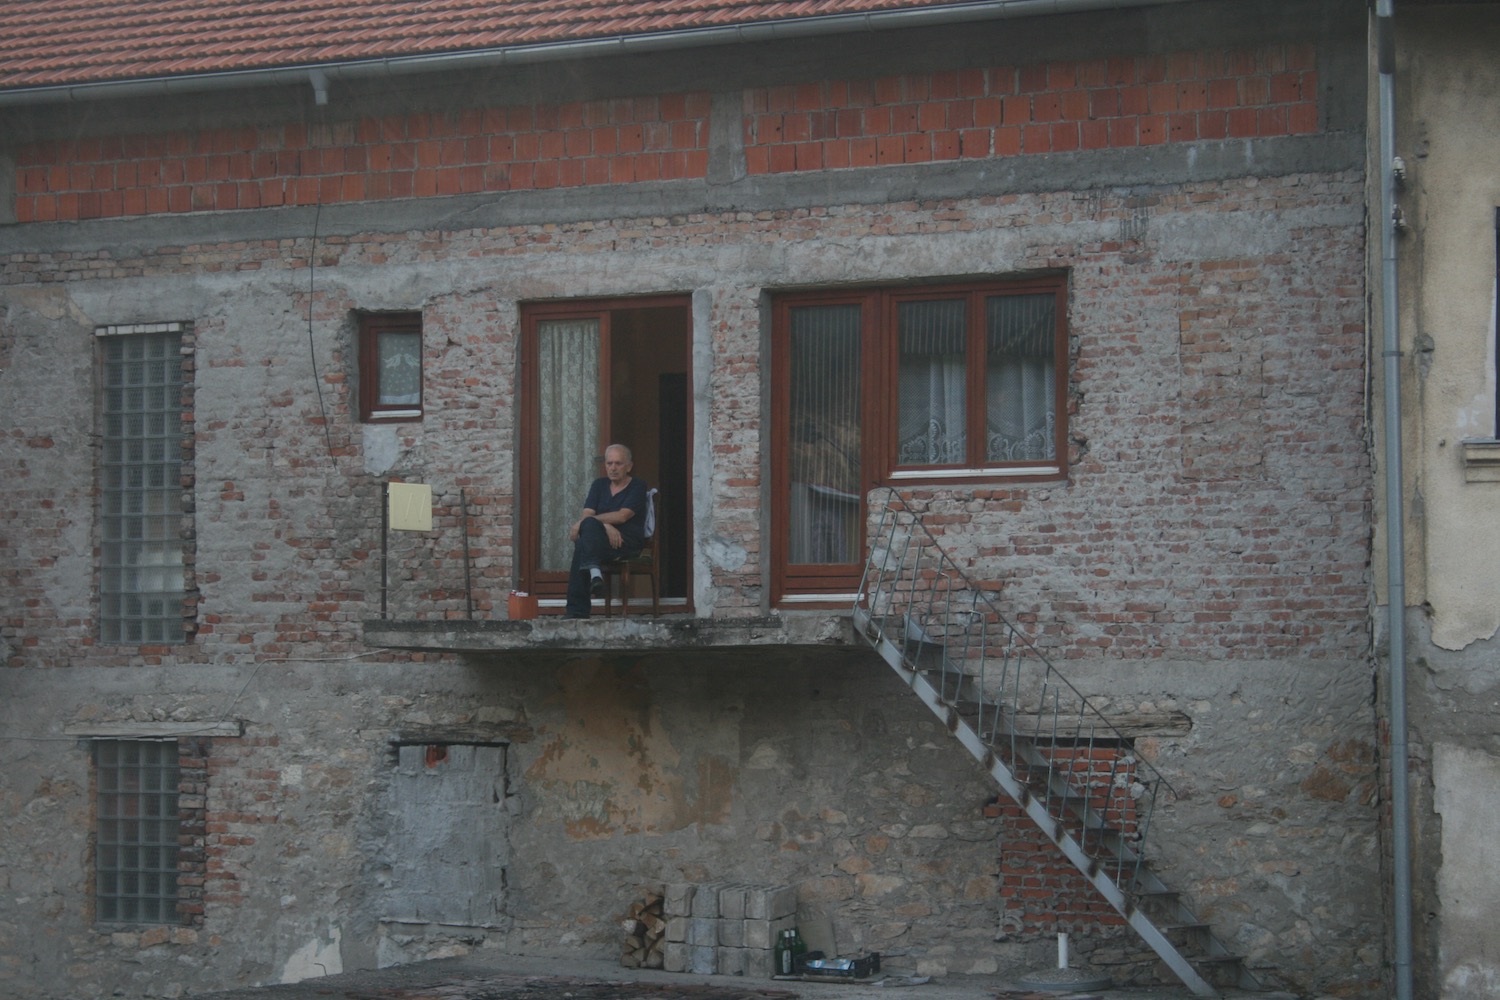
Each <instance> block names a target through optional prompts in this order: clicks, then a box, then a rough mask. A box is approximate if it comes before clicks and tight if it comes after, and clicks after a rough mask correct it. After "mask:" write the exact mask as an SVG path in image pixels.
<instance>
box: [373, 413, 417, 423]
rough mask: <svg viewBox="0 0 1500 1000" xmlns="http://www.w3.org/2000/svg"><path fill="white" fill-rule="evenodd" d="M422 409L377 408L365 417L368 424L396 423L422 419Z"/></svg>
mask: <svg viewBox="0 0 1500 1000" xmlns="http://www.w3.org/2000/svg"><path fill="white" fill-rule="evenodd" d="M421 419H422V411H421V410H376V411H375V412H374V413H371V414H370V415H369V416H367V417H365V419H364V422H365V423H367V424H395V423H401V422H402V421H412V420H421Z"/></svg>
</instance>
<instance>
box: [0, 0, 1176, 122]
mask: <svg viewBox="0 0 1500 1000" xmlns="http://www.w3.org/2000/svg"><path fill="white" fill-rule="evenodd" d="M1189 2H1193V0H975V2H972V3H953V4H944V5H942V6H936V7H920V8H908V9H905V10H889V11H873V12H867V13H859V14H829V15H823V16H817V17H805V18H788V19H783V20H777V21H760V22H756V23H753V24H739V25H728V26H724V27H713V28H689V29H684V30H679V31H659V32H651V33H648V34H641V35H618V36H611V37H608V38H589V39H582V40H577V41H564V42H544V43H541V44H537V45H513V46H501V47H498V48H488V49H474V50H471V51H466V52H443V53H436V54H432V55H412V56H391V57H386V58H380V59H354V60H350V61H347V62H328V63H313V64H307V65H304V66H297V67H277V68H272V69H252V70H235V71H228V72H219V73H195V74H189V75H183V76H160V77H148V78H144V79H136V80H114V81H101V82H99V83H79V84H59V85H56V86H41V87H27V88H20V89H15V90H0V107H18V106H24V105H35V104H55V103H61V102H80V101H98V100H113V99H120V98H135V97H162V96H166V95H172V94H185V93H202V92H207V91H215V90H235V89H248V88H251V87H268V86H271V87H274V86H302V85H310V86H312V87H313V89H314V91H315V93H316V94H317V95H318V100H319V103H323V101H325V100H326V98H327V93H328V83H329V82H330V81H335V80H361V79H373V78H379V77H396V76H405V75H411V74H417V73H438V72H451V71H462V70H475V69H495V68H504V67H508V66H527V65H533V64H536V63H546V62H557V61H561V60H566V59H596V58H602V57H605V56H615V55H634V54H638V53H651V52H666V51H670V50H676V49H687V48H697V47H702V46H712V45H747V44H753V43H756V42H771V41H786V40H789V39H798V38H814V37H819V36H825V35H837V34H854V33H858V32H862V31H864V32H874V31H893V30H899V29H903V28H906V29H915V28H927V27H934V26H940V25H951V24H966V23H973V22H978V21H987V20H1000V19H1006V18H1019V17H1040V16H1044V15H1049V14H1075V13H1085V12H1090V11H1101V10H1113V9H1123V8H1133V7H1159V6H1166V5H1168V4H1178V3H1189Z"/></svg>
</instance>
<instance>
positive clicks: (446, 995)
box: [193, 953, 1296, 1000]
mask: <svg viewBox="0 0 1500 1000" xmlns="http://www.w3.org/2000/svg"><path fill="white" fill-rule="evenodd" d="M1046 972H1047V970H1039V971H1038V972H1037V973H1029V974H1028V975H1027V976H1026V977H1025V978H1027V979H1030V978H1032V977H1033V976H1035V977H1036V978H1037V979H1041V978H1042V976H1043V975H1045V974H1046ZM1226 996H1235V997H1246V998H1249V997H1254V998H1255V1000H1296V998H1294V997H1292V995H1291V994H1287V993H1254V994H1239V993H1227V994H1226ZM193 998H195V1000H1084V998H1098V1000H1191V998H1192V994H1191V993H1189V992H1188V991H1187V990H1186V989H1184V988H1181V987H1178V988H1175V989H1172V988H1159V989H1136V988H1132V989H1106V990H1097V991H1089V992H1081V993H1080V992H1071V991H1068V990H1066V989H1060V988H1051V989H1047V990H1037V989H1034V988H1027V987H1025V986H1023V985H1022V984H1020V983H1017V982H1015V981H1009V980H1005V979H1001V978H999V977H989V976H948V977H944V978H942V979H932V980H928V981H926V982H922V981H920V980H919V979H918V978H917V977H914V976H912V974H911V973H909V972H903V971H901V970H900V969H887V970H885V971H883V972H882V973H881V974H879V975H875V976H872V977H870V979H868V980H865V981H861V982H808V981H803V980H790V979H788V980H782V979H749V978H744V977H737V976H702V975H692V974H686V973H670V972H660V971H650V970H645V969H626V968H622V967H621V966H619V965H618V964H612V963H610V962H603V961H587V960H559V959H545V958H527V957H524V956H515V955H489V954H484V953H476V954H474V955H470V956H467V957H464V958H450V959H440V960H436V961H430V962H419V963H415V964H412V965H404V966H398V967H395V968H390V969H381V970H378V971H371V972H350V973H344V974H342V975H337V976H328V977H326V978H319V979H308V980H304V981H303V982H300V983H296V984H292V985H283V986H260V987H255V988H250V989H238V990H228V991H220V992H214V993H196V994H193Z"/></svg>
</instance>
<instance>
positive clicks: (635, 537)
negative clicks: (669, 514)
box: [583, 476, 650, 551]
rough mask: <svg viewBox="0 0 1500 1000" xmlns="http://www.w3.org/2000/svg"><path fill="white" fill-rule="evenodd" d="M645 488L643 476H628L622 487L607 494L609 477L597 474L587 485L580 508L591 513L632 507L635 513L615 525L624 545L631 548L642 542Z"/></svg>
mask: <svg viewBox="0 0 1500 1000" xmlns="http://www.w3.org/2000/svg"><path fill="white" fill-rule="evenodd" d="M647 488H648V487H647V486H646V481H645V480H644V479H641V478H640V477H639V476H632V477H631V479H630V482H629V483H627V484H625V488H624V489H623V490H621V491H620V492H618V493H615V494H613V495H611V494H610V492H609V477H608V476H600V477H599V478H598V479H596V480H594V485H592V486H590V487H589V495H588V499H587V500H585V501H584V502H583V508H584V510H591V511H593V512H594V513H595V514H609V513H612V512H614V511H617V510H625V509H626V508H629V509H630V510H633V511H635V516H634V517H632V518H631V519H630V520H628V521H626V522H625V523H624V524H617V525H615V527H616V528H617V529H618V530H619V532H620V536H621V537H622V538H624V539H625V544H624V548H626V549H630V550H632V551H634V550H637V549H639V548H641V547H642V546H643V545H645V544H646V504H648V503H649V502H650V500H649V499H648V497H647V493H646V490H647Z"/></svg>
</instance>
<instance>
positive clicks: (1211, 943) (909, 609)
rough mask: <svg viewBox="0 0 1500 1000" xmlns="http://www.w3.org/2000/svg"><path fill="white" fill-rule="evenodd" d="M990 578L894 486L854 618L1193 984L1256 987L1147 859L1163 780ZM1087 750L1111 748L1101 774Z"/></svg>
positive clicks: (1165, 794)
mask: <svg viewBox="0 0 1500 1000" xmlns="http://www.w3.org/2000/svg"><path fill="white" fill-rule="evenodd" d="M996 589H997V588H996V587H994V586H993V585H992V586H989V587H986V586H984V585H982V584H976V583H973V582H971V581H970V580H969V579H968V577H967V576H966V575H965V574H964V572H963V570H962V569H961V568H960V567H959V566H958V565H957V564H956V563H955V562H954V561H953V559H952V558H950V557H949V555H948V554H947V553H946V552H945V551H944V550H943V549H942V547H941V546H940V545H939V544H938V541H937V539H936V537H934V535H933V533H932V531H931V530H930V529H929V527H928V526H927V525H926V524H925V523H924V522H923V519H922V517H921V514H920V512H919V511H914V510H913V509H911V507H910V506H908V504H907V502H906V501H905V500H903V499H902V497H901V496H900V495H899V494H898V493H896V491H894V490H891V491H889V493H888V494H887V497H886V500H885V507H884V510H883V511H881V513H880V517H879V521H878V524H877V526H876V528H875V531H874V534H873V535H872V536H871V543H870V555H869V561H868V563H867V564H866V566H865V572H864V578H863V580H862V581H861V583H860V590H859V594H858V596H857V598H856V600H855V606H854V624H855V628H856V630H857V631H858V632H859V633H860V634H861V635H863V636H864V637H865V639H866V640H868V641H869V642H870V644H871V645H872V646H874V647H875V649H876V651H877V652H879V653H880V655H881V657H882V658H883V659H885V661H886V662H887V663H889V664H890V665H891V667H892V668H893V669H894V670H895V671H896V673H897V674H898V675H900V677H901V678H902V680H904V681H905V682H906V683H907V684H908V685H909V686H910V687H911V689H912V690H913V691H914V692H915V693H916V694H917V696H918V697H920V698H921V699H922V701H923V702H924V703H925V704H926V705H927V707H928V708H930V709H931V710H932V712H933V714H935V715H936V716H937V717H938V718H939V719H941V720H942V721H943V723H944V724H945V725H946V726H947V727H948V730H949V731H950V732H951V733H952V734H953V735H954V736H955V737H956V738H957V739H958V741H959V742H960V743H962V744H963V745H964V747H965V748H967V749H968V751H969V753H971V754H973V755H974V759H975V760H978V761H979V762H980V763H981V764H983V765H984V767H985V769H986V770H987V771H989V773H990V775H991V776H992V777H993V778H994V779H995V781H996V783H997V784H999V786H1000V788H1001V789H1002V790H1003V791H1004V792H1005V794H1006V795H1008V796H1010V798H1012V799H1013V800H1015V802H1016V803H1017V804H1019V805H1020V806H1021V808H1022V809H1023V810H1024V811H1025V813H1026V815H1027V816H1028V817H1029V818H1030V819H1031V821H1032V822H1033V823H1035V824H1036V826H1037V828H1038V829H1040V830H1041V831H1042V833H1043V834H1044V835H1045V836H1046V837H1047V838H1048V839H1049V840H1050V841H1051V842H1052V843H1053V844H1055V845H1056V846H1057V848H1058V850H1060V851H1061V852H1062V853H1063V854H1064V855H1065V856H1066V857H1067V858H1068V860H1069V861H1070V862H1071V863H1072V864H1073V865H1074V866H1075V867H1076V868H1077V869H1078V870H1079V871H1080V872H1081V873H1083V875H1084V876H1085V877H1086V878H1087V879H1088V880H1089V882H1090V883H1091V884H1092V885H1093V886H1094V888H1095V889H1097V890H1098V891H1099V893H1100V895H1102V896H1103V897H1104V899H1106V900H1107V901H1108V902H1109V904H1110V905H1111V906H1113V907H1114V908H1115V910H1116V911H1118V912H1119V914H1120V915H1121V916H1122V917H1123V918H1124V919H1125V920H1126V922H1127V923H1129V925H1130V926H1131V928H1132V929H1134V930H1135V932H1136V933H1137V934H1138V935H1139V936H1140V937H1141V939H1142V940H1143V941H1145V943H1146V944H1148V945H1149V946H1150V947H1151V949H1152V950H1153V951H1155V952H1156V954H1157V955H1158V956H1159V957H1160V958H1161V960H1162V961H1163V962H1164V963H1165V964H1166V965H1167V967H1168V968H1169V969H1171V971H1172V972H1173V974H1175V975H1176V976H1177V977H1178V978H1179V979H1181V980H1182V982H1183V983H1184V984H1185V985H1186V986H1187V987H1188V988H1189V989H1191V990H1192V991H1193V993H1195V994H1197V995H1198V996H1218V995H1219V993H1218V990H1219V988H1220V987H1233V988H1237V989H1244V990H1256V989H1260V988H1261V984H1260V983H1259V982H1258V981H1257V980H1256V979H1255V977H1254V976H1253V975H1252V974H1251V973H1250V971H1249V969H1247V968H1246V967H1245V963H1244V962H1243V960H1242V959H1241V957H1240V956H1238V955H1234V954H1232V953H1231V952H1230V951H1229V949H1228V948H1226V947H1225V946H1224V944H1223V943H1222V942H1221V941H1220V940H1219V939H1218V938H1217V937H1215V936H1214V934H1213V931H1212V930H1211V929H1210V928H1209V926H1208V925H1207V924H1205V923H1204V922H1203V921H1201V920H1199V919H1198V917H1197V916H1196V915H1195V914H1194V913H1193V912H1192V909H1191V908H1190V907H1189V905H1188V904H1187V902H1186V901H1185V900H1184V899H1183V898H1182V896H1181V895H1180V894H1179V893H1176V892H1173V891H1172V890H1171V889H1169V888H1168V887H1167V886H1166V885H1165V884H1163V883H1162V881H1161V880H1160V879H1159V878H1158V877H1157V876H1156V875H1155V874H1154V873H1153V872H1152V870H1151V868H1150V866H1149V864H1148V863H1147V861H1146V858H1145V845H1146V842H1147V838H1148V835H1149V833H1150V830H1151V820H1152V816H1153V814H1154V811H1155V808H1156V806H1157V804H1158V802H1165V801H1166V800H1167V799H1168V798H1170V797H1171V794H1172V790H1171V786H1170V785H1168V783H1167V781H1166V779H1165V778H1164V777H1162V775H1161V774H1160V773H1159V772H1158V771H1157V770H1156V769H1155V768H1154V767H1152V766H1151V765H1150V764H1149V763H1148V762H1146V761H1144V760H1141V759H1139V758H1137V757H1135V756H1134V755H1133V754H1132V753H1130V749H1129V748H1130V744H1129V741H1128V740H1127V739H1126V738H1125V737H1124V736H1123V735H1122V734H1121V733H1120V732H1119V731H1118V730H1117V729H1116V728H1115V727H1114V726H1113V725H1111V724H1110V723H1109V721H1108V720H1107V719H1105V717H1104V716H1103V715H1102V714H1100V712H1099V711H1098V710H1097V709H1096V708H1095V707H1094V706H1092V705H1091V704H1089V702H1088V700H1087V699H1086V698H1084V696H1083V695H1082V694H1081V693H1079V691H1078V690H1077V689H1076V688H1075V687H1074V686H1073V685H1072V684H1070V683H1069V682H1068V681H1067V679H1065V678H1064V677H1063V676H1062V675H1061V674H1059V673H1058V672H1057V670H1056V669H1055V668H1054V667H1053V666H1052V664H1051V663H1050V662H1048V660H1047V658H1046V657H1045V656H1044V655H1043V654H1042V652H1041V651H1040V650H1039V649H1037V647H1036V646H1035V645H1033V644H1032V643H1031V642H1030V641H1029V640H1028V639H1027V638H1026V637H1025V636H1024V635H1023V634H1022V633H1021V632H1020V631H1018V630H1017V628H1016V626H1014V625H1013V624H1011V623H1010V622H1009V621H1007V620H1006V619H1005V618H1004V617H1003V616H1002V615H1001V614H1000V612H999V611H998V610H997V609H996V607H995V604H994V601H993V600H992V596H991V595H992V594H993V593H994V592H995V591H996ZM1107 748H1108V749H1114V748H1118V752H1113V753H1111V752H1103V751H1106V749H1107ZM1096 750H1098V751H1101V752H1099V753H1096V752H1095V751H1096ZM1111 758H1112V759H1111ZM1096 759H1111V760H1110V763H1109V764H1108V770H1107V773H1104V774H1102V775H1101V774H1099V773H1097V770H1096V769H1095V767H1094V761H1095V760H1096ZM1080 762H1082V763H1081V764H1080Z"/></svg>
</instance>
